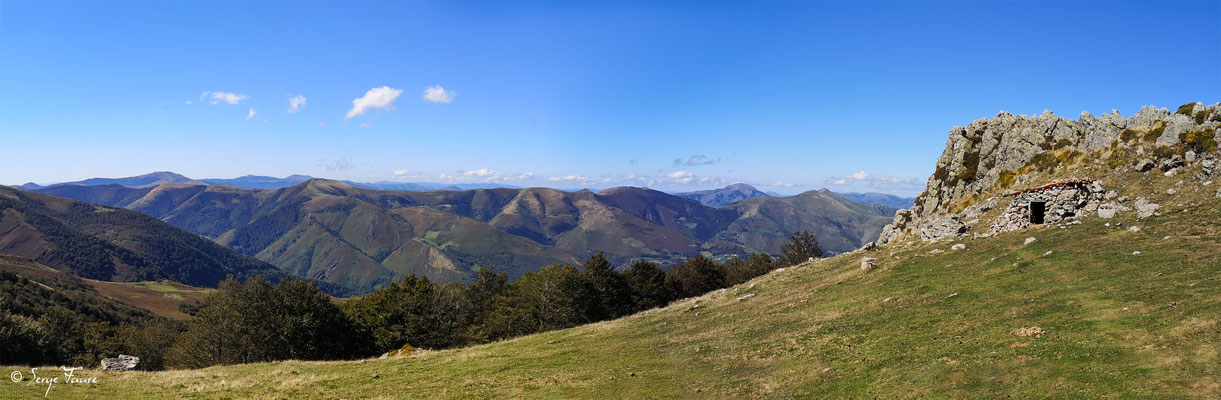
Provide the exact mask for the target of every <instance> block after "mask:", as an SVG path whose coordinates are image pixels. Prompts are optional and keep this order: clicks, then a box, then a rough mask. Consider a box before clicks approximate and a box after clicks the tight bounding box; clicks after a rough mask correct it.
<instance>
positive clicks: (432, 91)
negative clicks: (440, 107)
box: [424, 85, 458, 104]
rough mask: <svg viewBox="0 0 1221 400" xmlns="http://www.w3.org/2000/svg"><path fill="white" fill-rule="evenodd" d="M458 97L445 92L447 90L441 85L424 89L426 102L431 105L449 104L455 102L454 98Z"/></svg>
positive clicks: (452, 93)
mask: <svg viewBox="0 0 1221 400" xmlns="http://www.w3.org/2000/svg"><path fill="white" fill-rule="evenodd" d="M457 95H458V94H457V93H454V92H447V91H445V88H443V87H441V85H436V86H433V87H430V88H428V89H424V101H427V102H429V103H443V104H449V102H451V101H453V100H454V96H457Z"/></svg>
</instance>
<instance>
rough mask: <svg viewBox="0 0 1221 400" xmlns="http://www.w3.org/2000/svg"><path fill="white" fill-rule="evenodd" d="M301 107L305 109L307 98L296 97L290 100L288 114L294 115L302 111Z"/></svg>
mask: <svg viewBox="0 0 1221 400" xmlns="http://www.w3.org/2000/svg"><path fill="white" fill-rule="evenodd" d="M301 107H305V96H295V97H293V98H290V99H288V113H289V114H294V113H296V112H297V111H301Z"/></svg>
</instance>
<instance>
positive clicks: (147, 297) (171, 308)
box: [0, 254, 213, 320]
mask: <svg viewBox="0 0 1221 400" xmlns="http://www.w3.org/2000/svg"><path fill="white" fill-rule="evenodd" d="M0 271H6V272H11V273H14V274H17V275H19V276H24V277H26V278H28V279H31V280H33V281H34V282H35V283H36V284H38V285H39V286H42V287H44V288H48V289H49V290H51V291H52V292H56V291H74V290H75V291H79V292H87V293H86V294H88V295H90V296H94V297H98V299H97V300H96V302H97V303H119V304H121V305H122V306H120V307H134V308H138V309H142V310H144V311H148V312H151V313H153V314H157V315H160V316H162V317H166V318H173V319H179V320H186V319H189V318H190V316H189V315H187V314H184V313H183V312H182V311H181V310H179V309H178V305H180V304H198V303H202V302H203V299H204V297H206V296H207V295H208V293H210V292H212V290H213V289H205V288H197V287H194V286H187V285H183V284H181V283H177V282H173V281H161V282H107V281H99V280H93V279H87V278H79V277H75V276H72V275H71V274H68V273H64V272H62V271H60V270H57V269H54V268H51V267H48V266H45V265H42V264H39V263H36V262H34V261H31V260H29V259H27V258H24V257H17V256H12V255H7V254H0ZM56 282H66V283H59V284H57V283H56ZM90 288H91V289H92V290H90ZM44 297H45V296H44ZM3 305H4V304H2V303H0V306H3Z"/></svg>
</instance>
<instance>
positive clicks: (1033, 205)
mask: <svg viewBox="0 0 1221 400" xmlns="http://www.w3.org/2000/svg"><path fill="white" fill-rule="evenodd" d="M1046 212H1047V202H1045V201H1032V202H1030V223H1032V224H1041V223H1043V214H1044V213H1046Z"/></svg>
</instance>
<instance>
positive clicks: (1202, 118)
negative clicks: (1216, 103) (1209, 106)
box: [1195, 110, 1208, 124]
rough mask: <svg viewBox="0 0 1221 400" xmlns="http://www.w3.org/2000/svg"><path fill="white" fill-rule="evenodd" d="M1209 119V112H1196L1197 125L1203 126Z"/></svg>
mask: <svg viewBox="0 0 1221 400" xmlns="http://www.w3.org/2000/svg"><path fill="white" fill-rule="evenodd" d="M1207 119H1208V110H1200V111H1199V112H1196V118H1195V120H1196V123H1197V124H1203V123H1204V121H1205V120H1207Z"/></svg>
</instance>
